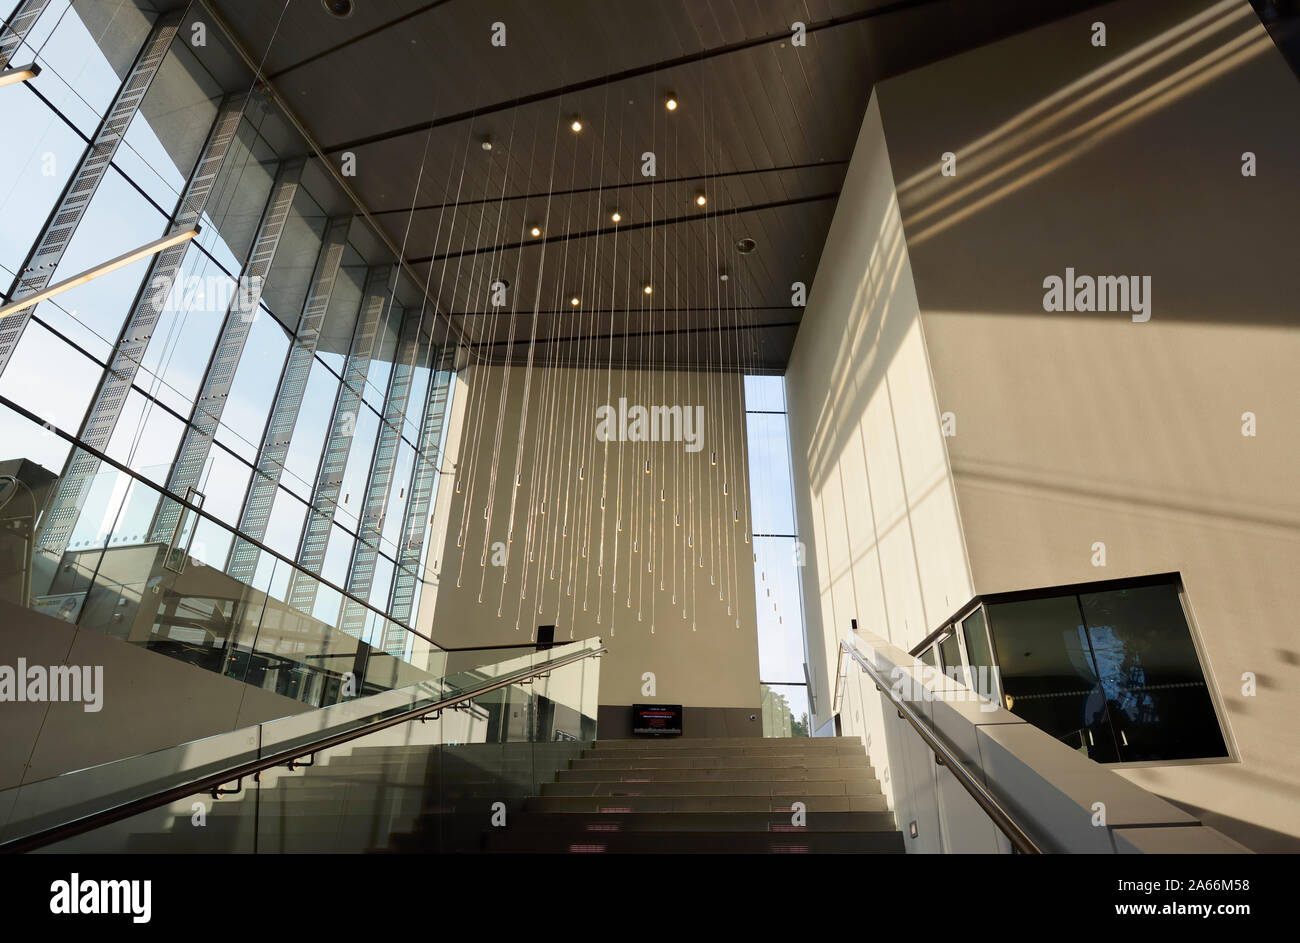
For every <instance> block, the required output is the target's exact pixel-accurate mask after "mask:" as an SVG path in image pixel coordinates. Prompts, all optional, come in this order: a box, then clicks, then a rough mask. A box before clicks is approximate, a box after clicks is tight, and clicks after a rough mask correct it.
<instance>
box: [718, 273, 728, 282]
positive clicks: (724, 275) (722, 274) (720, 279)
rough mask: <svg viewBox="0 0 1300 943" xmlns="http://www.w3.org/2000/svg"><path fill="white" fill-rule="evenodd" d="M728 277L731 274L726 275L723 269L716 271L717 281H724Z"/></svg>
mask: <svg viewBox="0 0 1300 943" xmlns="http://www.w3.org/2000/svg"><path fill="white" fill-rule="evenodd" d="M730 277H731V276H730V275H728V274H727V273H726V272H725V271H722V272H719V273H718V281H720V282H725V281H726V280H727V279H728V278H730Z"/></svg>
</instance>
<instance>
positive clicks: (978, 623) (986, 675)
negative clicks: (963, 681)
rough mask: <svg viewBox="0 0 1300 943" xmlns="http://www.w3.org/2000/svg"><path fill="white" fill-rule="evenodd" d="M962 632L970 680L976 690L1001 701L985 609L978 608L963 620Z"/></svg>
mask: <svg viewBox="0 0 1300 943" xmlns="http://www.w3.org/2000/svg"><path fill="white" fill-rule="evenodd" d="M961 634H962V639H963V640H964V641H965V643H966V658H967V659H968V662H967V664H968V666H969V668H970V680H971V683H972V684H973V685H974V686H975V690H976V691H977V692H979V693H980V694H981V695H983V696H984V697H986V698H988V699H989V700H991V701H1000V700H1001V695H1000V694H999V692H998V683H997V673H996V670H995V668H994V661H993V650H992V649H991V648H990V647H989V633H988V629H987V628H986V626H985V623H984V610H983V609H976V610H975V611H974V612H972V613H971V614H970V615H968V616H967V617H966V618H965V619H964V620H963V621H962V624H961Z"/></svg>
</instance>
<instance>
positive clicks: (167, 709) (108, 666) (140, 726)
mask: <svg viewBox="0 0 1300 943" xmlns="http://www.w3.org/2000/svg"><path fill="white" fill-rule="evenodd" d="M0 626H3V631H0V664H2V665H8V666H9V667H11V668H12V667H15V666H16V665H17V663H18V659H19V658H25V659H26V660H27V664H28V665H42V666H46V667H48V666H52V665H79V666H81V665H89V666H100V667H102V668H103V699H102V708H101V710H99V711H96V712H87V711H85V710H84V709H83V705H82V704H80V703H53V704H51V703H45V702H37V703H31V702H24V703H14V702H8V701H7V702H5V703H3V704H0V742H3V743H4V749H3V750H0V788H7V787H9V786H15V785H18V784H19V783H24V782H32V781H35V780H39V779H46V778H48V777H50V776H56V775H58V774H59V773H66V772H68V771H70V770H74V769H82V768H85V767H87V766H95V765H97V764H100V763H107V762H109V761H111V760H116V759H120V758H122V757H127V756H136V755H138V754H141V753H148V752H151V751H153V750H160V749H163V748H165V747H171V746H175V745H176V744H179V743H185V742H187V741H190V740H197V739H199V738H201V737H210V736H213V735H215V734H218V733H225V732H226V731H229V730H235V729H237V728H240V727H247V726H250V725H252V724H257V723H261V722H262V721H265V720H271V719H273V718H276V717H285V716H288V715H290V714H297V713H300V712H303V711H306V710H308V706H307V705H306V704H303V703H301V702H300V701H295V700H293V699H291V698H287V697H283V696H281V695H279V694H274V693H272V692H270V691H263V690H261V689H260V688H254V687H251V686H250V685H247V684H244V683H242V682H240V681H236V680H234V679H233V678H226V677H222V676H221V675H218V674H214V673H213V672H211V671H205V670H204V669H202V668H196V667H194V666H193V665H187V664H185V663H184V662H181V661H177V660H176V659H174V658H168V657H166V656H165V655H159V654H157V653H154V652H150V651H147V650H145V649H144V648H142V647H140V646H138V645H133V644H130V643H128V642H122V641H118V640H117V639H113V638H109V637H108V636H107V635H104V634H103V633H102V632H97V631H94V630H93V629H79V628H77V627H76V626H74V625H70V624H68V623H66V622H62V621H60V620H58V619H53V618H50V617H49V616H45V615H41V614H40V613H36V612H32V611H31V610H29V609H23V608H21V607H18V606H15V605H13V604H12V603H8V602H2V601H0Z"/></svg>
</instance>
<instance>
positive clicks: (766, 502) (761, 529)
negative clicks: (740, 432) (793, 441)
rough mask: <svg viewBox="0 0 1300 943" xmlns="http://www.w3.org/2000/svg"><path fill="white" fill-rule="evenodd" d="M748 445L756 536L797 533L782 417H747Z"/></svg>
mask: <svg viewBox="0 0 1300 943" xmlns="http://www.w3.org/2000/svg"><path fill="white" fill-rule="evenodd" d="M745 425H746V428H747V429H748V433H749V434H748V440H749V442H748V444H749V492H750V497H749V505H750V518H751V527H752V529H753V532H754V533H755V534H781V535H790V534H794V533H795V524H794V501H793V499H792V494H793V492H792V491H791V490H790V445H789V442H790V440H789V433H788V430H787V428H786V418H785V416H783V415H766V414H763V413H749V414H747V415H746V416H745Z"/></svg>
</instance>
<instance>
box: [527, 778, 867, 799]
mask: <svg viewBox="0 0 1300 943" xmlns="http://www.w3.org/2000/svg"><path fill="white" fill-rule="evenodd" d="M735 795H740V796H788V797H789V798H791V799H805V798H807V797H809V796H869V795H877V796H878V795H880V787H879V784H877V783H876V781H875V780H874V779H873V780H869V781H861V782H834V781H832V782H763V781H754V780H751V781H749V782H717V781H709V780H698V781H685V782H674V783H663V782H643V783H629V782H613V783H609V782H605V783H582V782H578V783H575V782H562V783H543V784H542V796H543V797H550V796H735Z"/></svg>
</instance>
